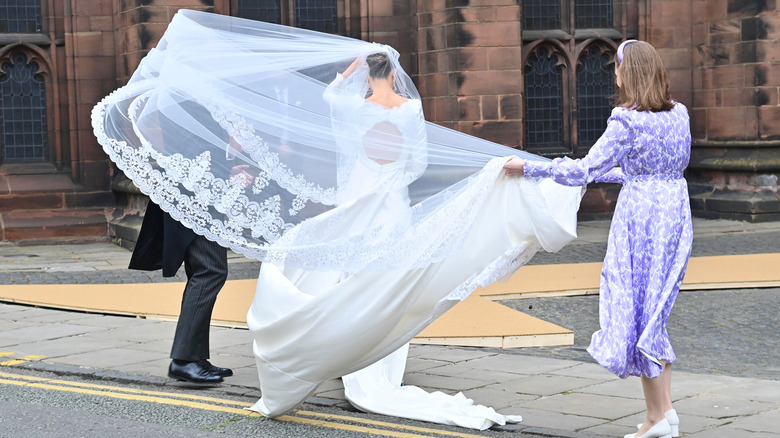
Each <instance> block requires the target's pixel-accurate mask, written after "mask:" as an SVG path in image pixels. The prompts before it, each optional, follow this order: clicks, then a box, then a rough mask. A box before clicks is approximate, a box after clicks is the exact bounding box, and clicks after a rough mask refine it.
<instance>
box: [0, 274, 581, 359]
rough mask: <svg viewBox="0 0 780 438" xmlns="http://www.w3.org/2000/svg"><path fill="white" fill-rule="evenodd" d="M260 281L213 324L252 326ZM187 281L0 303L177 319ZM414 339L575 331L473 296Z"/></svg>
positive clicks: (553, 338) (451, 340) (85, 288)
mask: <svg viewBox="0 0 780 438" xmlns="http://www.w3.org/2000/svg"><path fill="white" fill-rule="evenodd" d="M256 284H257V281H256V280H231V281H228V282H227V283H226V284H225V287H224V288H223V289H222V291H221V292H220V294H219V296H218V298H217V303H216V305H215V306H214V313H213V314H212V324H214V325H219V326H226V327H241V328H246V312H247V310H248V309H249V306H250V305H251V304H252V298H253V297H254V294H255V286H256ZM183 289H184V283H180V282H179V283H142V284H113V285H106V284H103V285H97V284H80V285H7V286H6V285H3V286H0V301H5V302H11V303H20V304H31V305H37V306H42V307H52V308H58V309H68V310H78V311H84V312H94V313H108V314H114V315H128V316H138V317H144V318H150V319H166V320H175V319H176V318H177V317H178V315H179V307H180V305H181V292H182V290H183ZM423 333H424V335H423V334H421V335H420V336H423V337H422V338H419V339H416V340H415V341H414V342H416V343H421V344H436V345H459V346H464V345H465V346H489V347H500V348H510V347H521V346H540V345H572V343H573V342H574V334H573V333H572V332H571V331H570V330H566V329H564V328H561V327H558V326H556V325H554V324H550V323H548V322H545V321H542V320H540V319H536V318H533V317H531V316H528V315H525V314H523V313H520V312H517V311H515V310H513V309H510V308H508V307H506V306H503V305H500V304H498V303H493V302H492V301H489V300H486V299H483V298H478V297H473V298H469V299H467V300H465V301H464V302H462V303H459V304H458V305H456V306H455V307H454V308H453V309H451V310H450V311H449V312H447V313H446V314H444V315H443V316H442V317H441V318H439V319H438V320H436V321H434V323H433V324H431V325H430V326H429V327H428V328H427V329H426V330H425V331H424V332H423Z"/></svg>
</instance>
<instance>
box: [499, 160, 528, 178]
mask: <svg viewBox="0 0 780 438" xmlns="http://www.w3.org/2000/svg"><path fill="white" fill-rule="evenodd" d="M504 171H506V174H507V176H523V174H524V173H525V160H522V159H520V158H518V157H510V158H509V160H507V162H506V164H504Z"/></svg>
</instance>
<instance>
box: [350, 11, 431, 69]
mask: <svg viewBox="0 0 780 438" xmlns="http://www.w3.org/2000/svg"><path fill="white" fill-rule="evenodd" d="M345 4H346V6H345V8H347V6H348V7H349V10H346V11H344V12H345V14H344V15H345V17H344V19H345V21H346V23H345V25H346V26H345V27H346V29H345V31H346V34H347V35H349V36H350V37H352V38H357V39H361V40H364V41H371V42H376V43H381V44H387V45H389V46H391V47H393V48H394V49H396V50H397V51H398V53H399V54H400V58H399V62H400V63H401V66H402V67H403V68H404V69H405V70H406V72H407V73H408V74H409V76H411V77H412V78H414V75H415V72H417V53H416V47H417V33H416V32H415V31H414V29H416V28H417V18H416V17H415V12H416V9H415V8H416V6H415V2H414V1H410V2H399V1H387V0H363V1H361V2H360V4H359V5H358V4H357V3H356V2H354V1H352V2H350V1H345ZM348 14H349V15H348ZM357 16H359V20H357V19H356V18H357ZM358 22H359V23H360V24H359V29H356V28H355V27H356V24H357V23H358Z"/></svg>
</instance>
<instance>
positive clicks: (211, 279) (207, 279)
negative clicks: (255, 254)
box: [171, 235, 228, 361]
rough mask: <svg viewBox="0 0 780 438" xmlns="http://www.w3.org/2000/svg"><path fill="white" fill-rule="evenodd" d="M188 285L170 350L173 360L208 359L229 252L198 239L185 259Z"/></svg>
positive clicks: (190, 247) (185, 288) (210, 242)
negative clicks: (218, 297) (211, 326)
mask: <svg viewBox="0 0 780 438" xmlns="http://www.w3.org/2000/svg"><path fill="white" fill-rule="evenodd" d="M184 270H185V272H186V273H187V285H186V286H185V287H184V294H183V296H182V299H181V313H180V314H179V322H178V323H177V324H176V334H175V335H174V338H173V347H172V348H171V359H177V360H186V361H198V360H201V359H208V358H209V325H210V324H211V312H212V310H214V303H215V302H216V301H217V294H218V293H219V291H220V290H221V289H222V286H223V285H224V284H225V281H226V280H227V273H228V263H227V250H226V249H225V248H223V247H221V246H219V245H218V244H217V243H214V242H212V241H210V240H208V239H206V238H205V237H203V236H200V235H197V236H195V240H193V241H192V243H191V244H190V246H189V247H187V252H186V253H185V257H184Z"/></svg>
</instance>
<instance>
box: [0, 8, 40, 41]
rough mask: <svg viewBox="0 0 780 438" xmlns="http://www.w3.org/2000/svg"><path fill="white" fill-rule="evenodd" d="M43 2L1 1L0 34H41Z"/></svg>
mask: <svg viewBox="0 0 780 438" xmlns="http://www.w3.org/2000/svg"><path fill="white" fill-rule="evenodd" d="M40 32H41V2H39V1H33V0H0V33H40Z"/></svg>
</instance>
